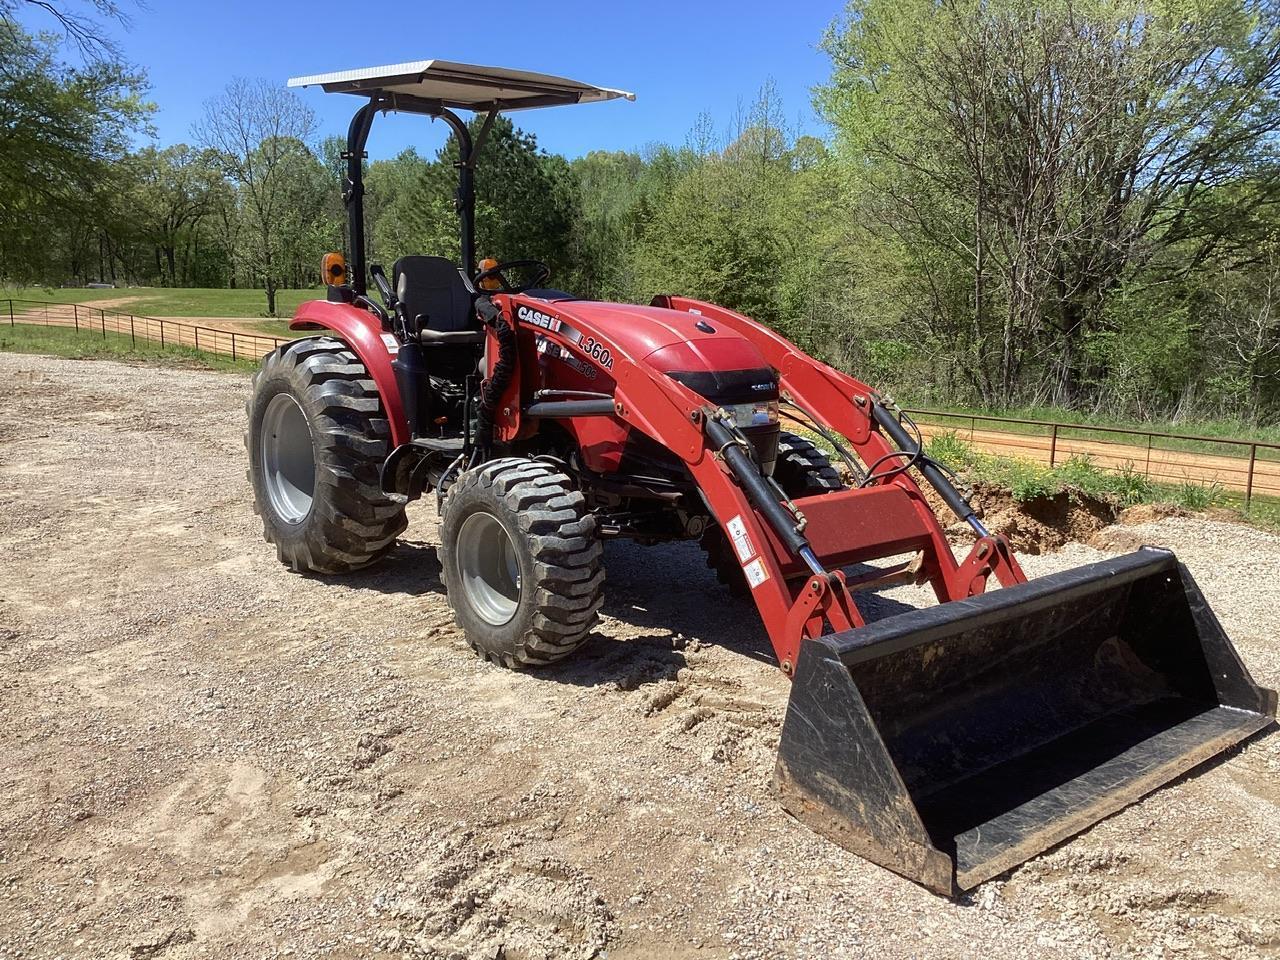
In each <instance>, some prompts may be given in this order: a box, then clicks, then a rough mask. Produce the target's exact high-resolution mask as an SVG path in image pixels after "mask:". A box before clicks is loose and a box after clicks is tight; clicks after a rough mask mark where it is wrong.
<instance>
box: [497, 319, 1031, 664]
mask: <svg viewBox="0 0 1280 960" xmlns="http://www.w3.org/2000/svg"><path fill="white" fill-rule="evenodd" d="M494 300H495V302H496V303H498V304H499V305H500V306H501V307H502V309H503V314H504V318H505V319H506V321H507V322H512V321H513V320H515V318H516V317H517V315H518V314H519V312H520V311H519V310H518V309H517V308H518V305H519V301H518V300H514V299H512V298H509V297H502V296H499V297H495V298H494ZM684 302H688V303H694V302H695V301H684ZM704 312H705V313H706V314H709V315H711V316H712V317H713V318H714V319H716V320H717V321H719V322H721V323H724V325H725V326H727V327H733V328H734V329H735V331H737V332H740V333H741V334H742V335H743V336H744V338H745V339H748V340H749V341H752V342H754V343H755V344H756V345H757V346H758V347H760V348H761V352H762V353H763V355H764V357H765V359H766V361H767V362H768V363H769V364H770V365H771V366H772V367H773V368H774V369H775V370H777V371H778V373H779V375H780V377H781V382H782V385H783V388H784V389H785V390H787V391H788V392H789V393H790V395H791V396H793V397H794V399H795V400H796V401H797V402H798V403H799V404H800V405H801V406H803V407H805V408H806V409H808V410H811V411H812V412H813V413H814V415H815V416H816V417H818V419H819V422H821V423H822V424H823V425H824V426H826V427H828V428H830V429H832V430H835V431H837V432H839V433H841V434H844V435H845V436H846V437H848V438H849V440H850V442H851V443H852V444H853V446H854V449H855V450H856V451H857V452H858V454H859V456H861V457H862V458H863V459H864V461H865V462H867V463H874V462H875V461H876V460H877V459H879V458H880V457H883V456H884V455H886V454H889V453H891V452H894V451H896V450H897V449H898V448H897V447H896V446H894V445H892V444H891V443H890V442H889V441H888V439H886V438H885V437H884V436H883V434H882V433H881V432H880V431H879V430H878V429H876V428H875V425H874V423H873V421H872V420H871V418H870V415H869V413H868V410H869V409H870V406H871V404H872V403H873V402H874V398H875V395H874V394H873V393H872V391H871V390H870V388H868V387H867V386H866V385H865V384H862V383H860V382H858V381H857V380H854V379H853V378H851V377H846V376H844V375H843V374H839V373H837V372H836V371H835V370H832V369H831V368H830V367H826V366H825V365H822V364H819V363H818V362H817V361H814V360H812V359H811V358H809V357H807V356H805V355H804V354H803V353H801V352H800V351H799V350H798V349H797V348H796V347H794V346H793V345H791V344H789V343H787V341H785V340H783V339H782V338H780V337H777V336H776V335H775V334H772V333H770V332H769V331H767V330H764V328H761V327H759V326H758V325H757V324H755V323H753V322H752V321H750V320H747V319H746V318H745V317H741V316H740V315H737V314H732V313H730V312H729V311H723V310H722V308H717V307H713V306H712V305H710V304H707V305H705V311H704ZM524 316H526V317H529V316H530V314H529V312H528V311H527V310H526V311H525V312H524ZM515 322H517V323H521V322H525V321H519V320H516V321H515ZM528 322H530V323H531V325H533V326H536V328H537V333H538V336H541V337H545V338H547V339H549V340H551V341H553V342H555V343H556V344H557V345H559V346H560V347H561V348H562V349H564V350H567V351H570V352H577V353H579V354H581V353H582V345H583V344H588V343H589V344H592V345H595V346H597V347H598V346H599V345H603V347H604V348H605V349H606V350H607V351H608V353H607V356H608V358H609V366H608V373H609V376H610V377H612V379H613V380H614V382H615V384H616V387H615V390H614V395H613V400H614V407H613V414H612V415H613V416H615V417H617V418H618V419H620V420H622V421H623V422H625V423H627V424H629V425H630V426H631V427H633V428H634V429H636V430H638V431H640V432H642V433H644V434H645V435H646V436H648V437H650V438H651V439H653V440H654V441H656V442H657V443H659V444H660V445H662V446H663V447H665V448H666V449H668V450H671V451H672V452H673V453H675V454H676V455H677V456H679V457H680V459H681V460H682V461H683V462H684V463H685V465H686V467H687V468H688V470H689V472H690V474H691V475H692V477H693V479H694V481H695V482H696V484H697V485H698V488H699V489H700V491H701V492H702V495H703V497H704V498H705V500H706V503H707V505H708V506H709V508H710V510H711V513H712V515H713V516H714V518H715V520H716V522H717V524H718V525H719V526H720V528H721V530H722V531H723V532H724V534H725V537H726V539H727V541H728V543H729V544H730V545H731V546H732V548H733V550H734V552H735V556H736V559H737V561H738V562H739V564H740V566H741V567H742V570H743V575H744V577H745V578H746V580H747V583H748V585H749V587H750V592H751V596H752V599H753V600H754V601H755V604H756V607H757V609H758V610H759V612H760V616H761V619H762V620H763V622H764V625H765V629H766V630H767V631H768V634H769V639H770V642H771V644H772V646H773V649H774V653H775V655H776V656H777V658H778V663H779V665H780V667H781V668H782V670H783V672H785V673H787V674H788V675H791V674H792V673H793V671H794V668H795V665H796V661H797V657H798V656H799V651H800V646H801V644H802V642H803V641H804V640H806V639H815V638H817V637H819V636H822V635H824V634H826V633H828V632H829V631H830V630H841V629H851V628H854V627H858V626H862V625H863V622H864V621H863V619H862V617H861V615H860V614H859V612H858V609H857V606H856V605H855V603H854V601H853V597H852V591H851V590H850V584H849V582H848V581H847V580H846V578H845V575H844V573H843V572H842V568H843V567H845V566H848V565H851V564H856V563H866V562H869V561H873V560H878V559H882V558H885V557H892V556H898V555H903V554H914V555H916V556H917V557H918V558H919V560H918V564H917V566H916V567H915V568H914V571H915V573H916V575H918V577H919V578H920V579H922V580H923V579H927V580H928V581H929V582H930V583H931V584H932V586H933V588H934V591H935V593H936V594H937V596H938V600H939V601H940V602H945V601H947V600H953V599H962V598H964V597H968V596H972V595H974V594H976V593H980V592H982V589H983V587H984V585H985V582H986V579H987V577H988V576H989V575H991V574H992V573H993V572H996V573H998V574H999V575H1000V578H1001V580H1002V581H1006V582H1010V583H1013V582H1021V581H1022V580H1025V577H1024V576H1023V575H1022V572H1021V570H1020V569H1018V567H1017V566H1016V562H1015V561H1013V559H1012V557H1011V556H1010V554H1009V552H1008V547H1007V544H1003V543H1002V541H1001V540H1000V538H996V537H984V538H982V539H981V540H980V542H979V544H978V545H977V546H976V547H975V554H974V555H971V557H970V559H968V560H966V561H965V562H964V563H957V562H956V560H955V557H954V556H953V555H952V553H951V548H950V545H949V544H948V542H947V539H946V535H945V533H944V532H943V530H942V527H941V526H940V525H939V523H938V521H937V519H936V517H935V516H934V513H933V510H932V509H931V508H930V506H929V503H928V501H927V500H926V499H925V497H924V495H923V493H922V492H921V491H920V488H919V487H918V486H917V485H916V484H915V482H914V481H913V480H912V479H911V478H910V477H908V476H907V475H906V474H905V473H899V474H896V475H895V476H893V477H891V478H888V479H887V480H886V481H885V482H884V483H882V484H877V485H874V486H869V487H867V488H864V489H853V490H843V491H838V492H832V493H826V494H823V495H821V496H817V497H809V498H803V499H800V500H797V501H796V502H795V504H794V511H793V510H792V509H791V507H789V506H788V505H785V504H783V503H781V502H779V500H780V498H779V497H778V495H777V493H776V491H773V490H772V489H771V488H770V487H769V486H768V484H767V481H765V480H764V479H763V478H762V477H760V475H759V471H758V468H755V467H754V464H753V463H751V462H750V461H749V459H748V458H747V456H746V455H745V454H744V453H743V450H742V447H743V445H742V444H741V443H740V442H738V439H737V438H735V437H734V436H733V432H732V430H731V429H730V428H729V427H726V426H725V425H724V424H723V423H721V422H720V421H719V414H718V411H717V410H716V409H715V408H714V407H712V406H711V405H710V404H709V403H708V401H707V400H705V399H704V398H703V397H702V396H700V395H698V394H697V393H695V392H693V391H692V390H690V389H688V388H687V387H685V386H683V385H682V384H680V383H678V382H677V381H675V380H673V379H672V378H670V377H668V376H666V375H665V374H664V373H662V372H660V371H658V370H656V369H654V367H653V366H651V365H650V364H648V363H645V362H644V360H643V358H638V357H635V356H633V355H632V354H631V353H630V352H629V351H628V349H627V346H626V344H625V343H623V342H621V340H620V338H618V337H615V336H613V335H612V334H611V331H610V330H609V329H607V328H606V325H604V324H598V323H594V322H593V321H592V319H591V318H590V317H588V316H586V315H585V314H584V313H583V312H581V311H575V310H574V307H573V303H572V302H560V303H556V304H554V305H542V306H541V307H540V308H539V310H538V316H537V317H536V318H533V319H531V320H530V321H528ZM596 352H597V353H598V354H599V353H600V351H599V350H598V349H597V350H596ZM601 355H603V354H601ZM517 395H518V394H517V392H516V388H515V387H514V385H513V386H512V387H511V388H510V393H509V395H508V396H507V397H506V398H504V400H503V402H502V403H501V404H500V407H501V408H502V415H501V416H499V418H498V428H499V429H500V431H501V432H502V435H504V436H516V435H518V434H520V433H521V432H522V430H523V429H524V427H525V424H524V423H523V422H522V417H523V414H522V412H521V409H520V406H519V404H518V403H517V402H515V401H516V397H517ZM859 397H861V398H863V400H864V401H865V402H864V403H862V404H859V403H858V398H859ZM543 409H545V406H544V407H543ZM567 410H568V408H566V411H567ZM564 419H573V417H571V416H568V415H566V417H565V418H564ZM979 552H980V559H977V560H975V559H974V556H976V555H978V554H979ZM1001 559H1003V561H1004V562H1003V565H1001V563H1000V561H1001ZM875 582H876V581H875V578H874V575H873V577H872V580H871V584H870V585H873V584H874V583H875Z"/></svg>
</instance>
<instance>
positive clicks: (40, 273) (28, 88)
mask: <svg viewBox="0 0 1280 960" xmlns="http://www.w3.org/2000/svg"><path fill="white" fill-rule="evenodd" d="M4 12H5V9H4V8H2V7H0V13H4ZM144 90H145V80H144V78H143V76H142V74H141V73H138V72H135V71H133V70H131V69H129V68H126V67H124V66H122V65H121V64H119V63H117V62H115V61H105V60H99V61H94V62H90V63H88V64H86V65H85V66H82V67H72V66H69V65H67V64H65V63H63V62H61V61H60V60H59V59H58V45H57V43H56V42H55V41H53V40H51V39H49V38H37V37H32V36H30V35H29V34H26V33H24V32H23V31H22V30H21V29H20V28H19V27H18V26H17V25H16V24H15V23H13V22H12V21H10V20H7V19H6V20H5V21H4V23H3V29H0V275H3V277H4V278H6V279H8V280H13V281H20V280H32V279H50V278H51V277H52V276H53V275H54V273H55V271H56V270H57V268H58V265H56V264H55V262H54V260H53V257H52V256H51V250H52V249H56V248H57V246H58V244H59V240H60V238H63V237H64V236H66V237H67V239H68V241H69V242H70V245H71V247H72V248H73V249H74V250H75V251H76V252H75V254H74V255H73V256H72V258H71V259H72V267H73V269H72V273H73V274H75V275H78V276H84V275H85V271H86V270H87V269H88V266H89V264H88V257H87V253H86V244H85V242H84V241H83V237H70V236H69V233H83V232H84V231H85V229H86V227H87V225H91V224H94V223H96V222H98V220H99V219H100V218H99V212H100V211H101V209H102V207H103V205H104V202H105V201H106V198H108V197H109V195H110V190H111V188H112V186H113V185H114V183H115V177H114V171H113V167H114V165H115V164H117V163H118V162H119V161H120V160H121V158H122V157H123V156H124V155H125V152H126V149H127V147H128V144H129V139H130V136H131V135H132V134H133V133H135V132H138V131H141V130H145V129H146V124H147V119H148V117H149V116H150V113H151V111H152V109H153V108H152V106H151V105H150V104H148V103H146V102H144V100H143V99H142V95H143V91H144Z"/></svg>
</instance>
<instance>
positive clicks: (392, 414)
mask: <svg viewBox="0 0 1280 960" xmlns="http://www.w3.org/2000/svg"><path fill="white" fill-rule="evenodd" d="M289 329H290V330H329V331H331V332H332V333H333V334H334V335H335V336H337V338H338V339H339V340H341V341H342V342H343V343H345V344H346V345H347V346H348V347H350V348H351V349H352V351H353V352H354V353H355V355H356V356H357V357H359V358H360V362H361V363H363V364H364V366H365V369H366V370H368V371H369V376H370V377H372V378H373V382H374V383H375V384H376V385H377V387H378V393H379V394H380V395H381V397H382V406H383V408H384V409H385V410H386V411H387V420H388V422H389V423H390V425H391V446H392V447H393V448H395V447H398V446H400V444H402V443H408V442H409V424H408V421H406V420H405V417H404V407H403V405H402V404H401V403H400V386H399V384H398V383H397V382H396V372H395V370H394V369H393V368H392V366H391V361H392V360H394V359H395V355H396V351H397V350H398V349H399V345H398V344H397V343H396V340H395V337H393V336H392V335H391V334H390V333H387V332H386V331H385V330H383V329H382V322H381V321H380V320H379V319H378V318H377V317H375V316H374V315H373V314H371V313H370V312H369V311H367V310H361V309H360V308H359V307H355V306H352V305H351V304H349V303H330V302H329V301H328V300H308V301H306V302H305V303H303V304H302V305H301V306H299V307H298V312H297V313H296V314H294V317H293V319H292V320H290V321H289Z"/></svg>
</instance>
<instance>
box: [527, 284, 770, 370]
mask: <svg viewBox="0 0 1280 960" xmlns="http://www.w3.org/2000/svg"><path fill="white" fill-rule="evenodd" d="M530 300H531V301H532V303H533V304H537V305H538V307H539V308H541V309H542V310H545V311H547V312H548V313H553V314H555V315H557V316H561V317H564V318H565V319H567V320H569V321H570V322H572V321H573V318H574V317H579V318H581V319H582V320H583V321H585V322H586V323H588V324H590V325H592V326H594V327H596V328H597V329H599V330H600V331H601V333H603V334H605V335H606V336H607V337H608V338H609V339H610V340H612V341H613V342H614V343H616V344H617V345H618V347H619V348H620V349H622V350H624V351H626V352H627V353H628V354H630V355H631V356H632V357H634V358H635V359H636V360H637V361H645V360H647V361H648V362H649V363H650V364H651V365H652V366H654V367H656V368H657V369H659V370H662V371H664V372H666V371H685V370H759V369H761V368H766V367H768V363H766V362H765V359H764V357H763V355H761V353H760V351H759V350H757V349H756V347H755V346H754V345H753V344H752V343H751V342H750V341H749V340H747V339H746V338H744V337H742V336H739V335H738V334H737V333H734V332H733V331H732V330H730V329H728V328H727V327H724V326H721V325H717V324H715V323H714V322H711V321H708V320H704V319H703V318H702V317H701V316H699V315H698V314H693V313H686V312H685V311H683V310H668V309H666V308H665V307H642V306H637V305H634V304H629V303H604V302H601V301H595V300H562V301H558V302H557V301H551V302H544V301H538V300H532V298H530ZM699 322H701V323H702V324H703V326H704V327H708V328H710V331H711V332H707V330H706V329H701V330H700V329H698V323H699Z"/></svg>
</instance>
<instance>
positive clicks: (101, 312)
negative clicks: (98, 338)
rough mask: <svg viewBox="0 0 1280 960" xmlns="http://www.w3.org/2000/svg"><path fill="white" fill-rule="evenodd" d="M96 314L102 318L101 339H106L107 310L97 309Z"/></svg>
mask: <svg viewBox="0 0 1280 960" xmlns="http://www.w3.org/2000/svg"><path fill="white" fill-rule="evenodd" d="M98 314H99V315H100V318H101V320H102V339H103V340H105V339H107V311H105V310H99V311H98Z"/></svg>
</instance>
